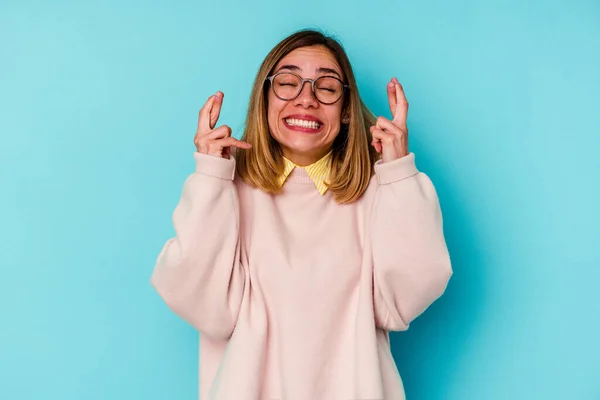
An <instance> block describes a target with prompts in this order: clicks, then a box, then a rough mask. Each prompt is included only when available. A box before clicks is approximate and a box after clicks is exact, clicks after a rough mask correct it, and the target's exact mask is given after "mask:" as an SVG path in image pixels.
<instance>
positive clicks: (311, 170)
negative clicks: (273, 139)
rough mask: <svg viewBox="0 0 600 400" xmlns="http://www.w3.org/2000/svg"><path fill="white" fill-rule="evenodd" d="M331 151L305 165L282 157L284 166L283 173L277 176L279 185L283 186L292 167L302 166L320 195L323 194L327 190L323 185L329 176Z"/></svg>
mask: <svg viewBox="0 0 600 400" xmlns="http://www.w3.org/2000/svg"><path fill="white" fill-rule="evenodd" d="M331 153H332V152H331V151H330V152H329V153H327V154H326V155H325V156H323V158H321V159H320V160H319V161H317V162H315V163H313V164H310V165H307V166H306V167H301V166H299V165H297V164H294V163H293V162H292V161H290V160H288V159H287V158H285V157H283V160H284V162H285V167H284V168H283V173H282V174H281V176H280V177H279V187H281V186H283V184H284V183H285V180H286V179H287V177H288V176H289V175H290V173H291V172H292V171H293V170H294V168H296V167H298V168H303V169H304V170H305V171H306V172H307V173H308V176H310V179H312V181H313V182H314V184H315V186H316V187H317V190H318V191H319V193H321V195H323V194H325V192H326V191H327V186H325V181H326V179H327V178H329V172H330V170H331Z"/></svg>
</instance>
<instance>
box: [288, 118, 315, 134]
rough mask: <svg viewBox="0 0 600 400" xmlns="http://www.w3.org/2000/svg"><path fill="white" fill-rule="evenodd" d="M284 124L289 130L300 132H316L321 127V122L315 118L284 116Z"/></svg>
mask: <svg viewBox="0 0 600 400" xmlns="http://www.w3.org/2000/svg"><path fill="white" fill-rule="evenodd" d="M283 122H284V124H285V126H286V127H287V128H289V129H291V130H296V131H301V132H318V131H320V130H321V128H323V125H324V124H323V123H322V122H321V121H319V120H317V119H316V118H306V117H304V118H302V117H294V116H291V117H288V118H284V119H283Z"/></svg>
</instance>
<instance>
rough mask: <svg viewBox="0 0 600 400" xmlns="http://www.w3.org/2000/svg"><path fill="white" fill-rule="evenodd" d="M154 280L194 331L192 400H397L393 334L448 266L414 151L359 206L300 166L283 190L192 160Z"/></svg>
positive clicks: (422, 304)
mask: <svg viewBox="0 0 600 400" xmlns="http://www.w3.org/2000/svg"><path fill="white" fill-rule="evenodd" d="M194 157H195V159H196V171H195V173H193V174H191V175H190V176H189V177H188V179H187V180H186V182H185V184H184V187H183V193H182V197H181V201H180V202H179V204H178V205H177V207H176V209H175V212H174V214H173V222H174V226H175V231H176V236H175V237H174V238H172V239H169V240H168V241H167V243H166V244H165V245H164V247H163V249H162V251H161V252H160V255H159V256H158V260H157V264H156V267H155V269H154V273H153V275H152V278H151V282H152V284H153V285H154V287H155V288H156V290H157V291H158V292H159V293H160V295H161V296H162V298H163V299H164V300H165V302H166V303H167V304H168V306H169V307H170V308H171V309H172V310H173V311H174V312H175V313H177V314H178V315H179V316H181V317H182V318H183V319H185V320H186V321H188V322H189V323H190V324H192V325H193V326H194V327H196V328H197V329H198V330H199V331H200V393H199V394H200V399H201V400H204V399H211V400H212V399H218V400H246V399H247V400H350V399H353V400H355V399H363V400H367V399H368V400H375V399H386V400H387V399H393V400H398V399H404V398H405V396H404V389H403V386H402V381H401V379H400V376H399V374H398V370H397V368H396V365H395V363H394V359H393V358H392V354H391V352H390V343H389V336H388V331H390V330H405V329H407V328H408V325H409V323H410V322H411V321H412V320H413V319H414V318H416V317H417V316H418V315H419V314H421V313H422V312H423V311H424V310H425V309H426V308H427V307H428V306H429V305H430V304H431V303H432V302H433V301H435V300H436V299H437V298H438V297H439V296H440V295H441V294H442V293H443V292H444V290H445V288H446V285H447V283H448V280H449V278H450V276H451V275H452V269H451V265H450V258H449V254H448V250H447V247H446V242H445V239H444V234H443V230H442V215H441V211H440V206H439V203H438V198H437V194H436V191H435V188H434V186H433V185H432V183H431V180H430V179H429V178H428V177H427V176H426V175H425V174H423V173H421V172H419V171H418V170H417V168H416V166H415V161H414V154H413V153H410V154H409V155H408V156H406V157H403V158H401V159H398V160H395V161H392V162H389V163H385V164H382V163H381V162H380V161H379V162H378V163H377V164H376V166H375V171H376V174H375V175H374V176H373V178H372V180H371V183H370V186H369V188H368V190H367V191H366V192H365V193H364V195H363V196H362V197H361V198H360V199H359V200H358V201H356V202H354V203H352V204H348V205H340V204H338V203H336V202H335V201H334V199H333V197H332V196H331V193H330V192H329V191H327V192H325V194H324V195H321V194H320V193H319V192H318V191H317V189H316V187H315V185H314V183H313V182H312V181H311V180H310V178H309V176H308V174H307V172H306V171H305V170H304V169H302V168H295V169H294V170H293V171H292V173H291V174H290V176H289V177H288V179H287V180H286V182H285V184H284V186H283V191H282V193H280V194H278V195H271V194H267V193H265V192H263V191H261V190H259V189H254V188H252V187H250V186H248V185H246V184H245V183H243V182H242V181H241V180H240V179H238V178H236V177H235V159H234V158H232V159H230V160H227V159H223V158H218V157H214V156H210V155H205V154H200V153H194Z"/></svg>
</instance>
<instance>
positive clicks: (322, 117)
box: [267, 46, 344, 166]
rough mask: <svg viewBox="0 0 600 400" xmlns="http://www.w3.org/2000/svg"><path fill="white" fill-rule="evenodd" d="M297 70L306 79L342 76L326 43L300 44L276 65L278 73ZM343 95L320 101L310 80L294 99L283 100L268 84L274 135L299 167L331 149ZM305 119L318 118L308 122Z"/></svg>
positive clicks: (269, 111) (270, 120)
mask: <svg viewBox="0 0 600 400" xmlns="http://www.w3.org/2000/svg"><path fill="white" fill-rule="evenodd" d="M280 71H285V72H294V73H296V74H298V75H300V76H301V77H303V78H308V79H316V78H318V77H319V76H323V75H328V76H336V77H338V78H339V79H340V80H343V78H342V69H341V68H340V66H339V65H338V63H337V62H336V60H335V58H334V56H333V54H331V52H330V51H329V50H328V49H327V48H326V47H324V46H309V47H301V48H298V49H296V50H293V51H292V52H290V53H289V54H288V55H286V56H285V57H283V58H282V59H281V60H280V61H279V62H278V63H277V65H276V66H275V69H274V72H273V75H274V74H276V73H277V72H280ZM343 102H344V99H343V97H342V98H341V99H340V100H339V101H337V102H336V103H334V104H330V105H326V104H321V103H319V101H318V100H317V99H316V98H315V96H314V94H313V92H312V88H311V85H310V82H305V83H304V86H303V87H302V91H301V92H300V94H299V95H298V97H296V98H295V99H293V100H281V99H279V98H278V97H277V96H275V93H273V89H272V88H271V87H269V95H268V110H267V113H268V121H269V130H270V131H271V135H272V136H273V138H274V139H275V140H276V141H277V142H278V143H279V144H280V145H281V148H282V150H283V155H284V156H285V157H286V158H288V159H289V160H291V161H293V162H294V163H296V164H298V165H300V166H306V165H310V164H312V163H314V162H316V161H318V160H319V159H320V158H321V157H323V156H324V155H325V154H327V153H328V152H329V150H331V147H332V145H333V141H334V139H335V138H336V136H337V135H338V133H339V132H340V119H341V113H342V105H343ZM305 121H315V122H316V124H315V123H314V122H310V123H308V122H305Z"/></svg>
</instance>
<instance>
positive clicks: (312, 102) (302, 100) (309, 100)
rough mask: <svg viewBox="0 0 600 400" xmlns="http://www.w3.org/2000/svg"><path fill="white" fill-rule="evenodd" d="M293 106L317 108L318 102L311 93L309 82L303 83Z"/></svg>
mask: <svg viewBox="0 0 600 400" xmlns="http://www.w3.org/2000/svg"><path fill="white" fill-rule="evenodd" d="M294 104H296V105H302V106H304V107H310V106H313V107H318V105H319V102H318V100H317V99H316V98H315V94H314V93H313V91H312V86H311V83H310V82H304V83H303V84H302V89H301V90H300V94H299V95H298V97H296V99H295V100H294Z"/></svg>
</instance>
